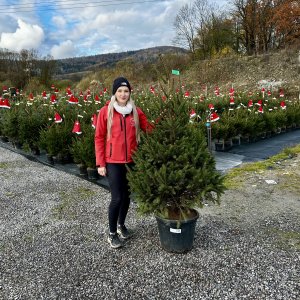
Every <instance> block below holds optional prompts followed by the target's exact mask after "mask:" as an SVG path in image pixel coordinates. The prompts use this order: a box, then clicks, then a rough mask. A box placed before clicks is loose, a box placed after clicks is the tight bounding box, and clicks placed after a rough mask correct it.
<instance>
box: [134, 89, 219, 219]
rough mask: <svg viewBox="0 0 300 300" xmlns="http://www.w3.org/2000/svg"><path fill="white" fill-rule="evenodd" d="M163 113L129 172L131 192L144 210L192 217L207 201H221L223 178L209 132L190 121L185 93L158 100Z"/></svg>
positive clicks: (165, 215) (137, 154)
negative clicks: (210, 142)
mask: <svg viewBox="0 0 300 300" xmlns="http://www.w3.org/2000/svg"><path fill="white" fill-rule="evenodd" d="M159 105H160V106H161V107H160V111H161V114H160V117H159V118H158V120H157V122H156V124H155V128H154V129H153V131H152V132H151V133H148V134H145V135H143V136H142V142H141V144H140V146H139V148H138V150H137V151H136V153H135V154H134V162H135V165H134V167H133V169H132V170H129V172H128V180H129V185H130V189H131V192H132V193H133V195H134V199H135V201H136V202H137V204H138V211H139V212H140V213H141V214H150V213H155V214H158V215H160V216H162V217H165V218H174V217H175V215H178V217H179V219H184V218H186V217H187V216H188V214H189V212H190V209H191V208H201V207H202V206H203V204H204V201H207V200H209V201H212V202H216V203H219V200H220V196H221V194H222V193H223V191H224V185H223V176H222V175H221V174H220V173H219V172H218V171H217V170H216V168H215V160H214V157H213V156H212V155H211V153H210V152H209V150H208V148H207V142H206V137H205V134H204V133H203V131H202V130H200V128H199V125H197V123H194V124H193V123H191V122H190V118H189V106H188V103H187V101H186V99H185V98H184V97H183V96H182V94H175V95H172V96H170V97H169V98H168V99H167V100H166V101H165V102H163V101H162V102H161V103H159Z"/></svg>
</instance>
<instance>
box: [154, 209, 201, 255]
mask: <svg viewBox="0 0 300 300" xmlns="http://www.w3.org/2000/svg"><path fill="white" fill-rule="evenodd" d="M155 217H156V221H157V225H158V231H159V238H160V244H161V247H162V248H163V249H165V250H166V251H168V252H174V253H184V252H187V251H189V250H191V249H192V248H193V243H194V236H195V228H196V223H197V219H198V218H199V213H198V212H197V211H196V210H195V216H194V217H193V218H190V219H187V220H184V221H181V222H180V226H179V227H178V226H177V224H178V221H177V220H169V219H163V218H161V217H159V216H155Z"/></svg>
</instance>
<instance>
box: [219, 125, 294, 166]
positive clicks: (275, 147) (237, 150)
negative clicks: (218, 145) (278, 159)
mask: <svg viewBox="0 0 300 300" xmlns="http://www.w3.org/2000/svg"><path fill="white" fill-rule="evenodd" d="M299 143H300V130H299V129H297V130H293V131H289V132H285V133H281V134H278V135H276V136H272V137H271V138H267V139H262V140H259V141H257V142H254V143H248V144H241V145H238V146H234V147H233V148H232V149H231V150H229V151H228V152H216V151H214V152H213V154H214V156H215V158H216V167H217V169H218V170H221V171H226V170H228V169H230V168H233V167H236V166H238V165H239V164H241V163H243V162H254V161H260V160H264V159H267V158H269V157H271V156H273V155H275V154H277V153H279V152H281V151H282V150H283V149H284V148H287V147H292V146H295V145H297V144H299Z"/></svg>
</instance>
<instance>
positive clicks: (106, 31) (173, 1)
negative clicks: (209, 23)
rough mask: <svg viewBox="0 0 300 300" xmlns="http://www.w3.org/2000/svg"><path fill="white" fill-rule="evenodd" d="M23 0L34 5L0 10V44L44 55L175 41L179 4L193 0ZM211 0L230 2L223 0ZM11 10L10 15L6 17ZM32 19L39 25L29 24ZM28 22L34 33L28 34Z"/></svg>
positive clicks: (98, 50)
mask: <svg viewBox="0 0 300 300" xmlns="http://www.w3.org/2000/svg"><path fill="white" fill-rule="evenodd" d="M20 1H21V2H22V3H23V4H25V3H27V4H29V3H31V6H29V7H30V8H32V10H31V11H30V12H21V10H20V11H17V10H15V12H14V14H12V13H10V14H6V15H5V17H4V16H3V17H2V16H0V34H1V32H3V33H2V35H1V36H0V37H1V40H0V48H1V47H2V48H3V47H5V48H10V49H12V47H13V49H14V50H18V48H19V46H20V45H21V46H22V48H24V45H23V44H22V43H23V42H24V43H25V42H27V43H29V46H27V47H26V48H38V49H39V51H41V52H42V55H47V54H51V55H52V56H53V57H55V58H66V57H72V56H81V55H94V54H101V53H109V52H122V51H128V50H137V49H143V48H148V47H154V46H162V45H171V44H172V40H173V39H174V35H175V32H174V29H173V23H174V19H175V17H176V15H177V13H178V12H179V9H180V8H181V7H182V6H183V5H184V4H187V3H193V2H194V1H195V0H163V1H157V2H144V1H140V3H135V4H134V3H132V4H130V5H129V4H121V2H120V3H118V5H100V2H99V5H94V4H93V5H92V4H91V5H90V4H87V5H83V4H75V3H74V4H73V5H71V6H72V9H70V4H69V3H65V2H53V4H52V5H51V7H54V6H55V8H56V10H55V11H51V10H49V11H47V12H46V11H45V10H43V11H39V9H38V7H39V5H38V4H37V3H35V2H34V3H33V2H32V0H20ZM208 1H209V2H216V3H218V4H220V3H224V2H225V3H226V1H225V0H208ZM0 2H1V0H0ZM125 2H126V1H125ZM89 6H90V7H89ZM91 6H93V7H91ZM76 7H77V8H76ZM78 7H80V8H78ZM8 16H9V21H8V22H7V21H6V22H4V20H7V17H8ZM16 19H21V20H22V22H23V23H21V25H20V23H19V21H18V24H19V25H18V27H16V24H17V21H16ZM2 20H3V21H2ZM32 23H34V24H38V25H28V24H32ZM23 24H25V25H23ZM39 26H40V27H39ZM16 28H18V29H17V30H16ZM25 28H28V31H30V34H29V33H26V34H24V32H25ZM36 28H39V29H40V30H41V31H42V32H43V30H42V29H41V28H43V29H44V32H43V36H42V38H43V40H42V41H41V39H39V36H40V35H39V34H38V33H37V32H36V31H34V30H35V29H36ZM29 29H30V30H29ZM14 31H16V32H15V33H8V32H14ZM42 42H43V44H41V43H42ZM8 46H10V47H8Z"/></svg>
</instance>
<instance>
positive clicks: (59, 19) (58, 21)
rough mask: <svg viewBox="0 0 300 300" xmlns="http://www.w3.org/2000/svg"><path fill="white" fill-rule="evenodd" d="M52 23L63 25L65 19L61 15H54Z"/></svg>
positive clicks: (58, 25)
mask: <svg viewBox="0 0 300 300" xmlns="http://www.w3.org/2000/svg"><path fill="white" fill-rule="evenodd" d="M52 23H53V24H55V25H56V26H57V27H64V26H65V25H66V23H67V22H66V19H65V18H63V17H61V16H54V17H53V18H52Z"/></svg>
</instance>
